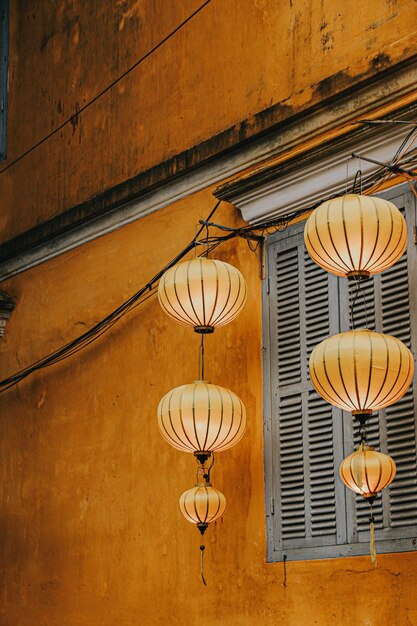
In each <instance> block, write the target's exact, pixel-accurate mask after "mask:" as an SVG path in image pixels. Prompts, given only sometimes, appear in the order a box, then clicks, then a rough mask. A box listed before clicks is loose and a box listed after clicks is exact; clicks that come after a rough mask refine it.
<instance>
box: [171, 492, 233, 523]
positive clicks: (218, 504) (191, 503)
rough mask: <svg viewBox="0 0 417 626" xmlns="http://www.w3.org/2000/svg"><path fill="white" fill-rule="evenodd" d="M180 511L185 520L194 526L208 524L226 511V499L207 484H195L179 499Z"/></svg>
mask: <svg viewBox="0 0 417 626" xmlns="http://www.w3.org/2000/svg"><path fill="white" fill-rule="evenodd" d="M180 509H181V513H182V514H183V515H184V517H185V519H186V520H188V521H189V522H192V523H194V524H210V523H211V522H214V521H215V520H217V519H219V518H220V517H221V516H222V515H223V513H224V512H225V510H226V498H225V497H224V495H223V494H222V492H221V491H219V490H218V489H215V488H214V487H212V486H211V485H210V484H207V483H197V485H196V486H195V487H193V488H192V489H188V491H184V493H183V494H182V496H181V497H180Z"/></svg>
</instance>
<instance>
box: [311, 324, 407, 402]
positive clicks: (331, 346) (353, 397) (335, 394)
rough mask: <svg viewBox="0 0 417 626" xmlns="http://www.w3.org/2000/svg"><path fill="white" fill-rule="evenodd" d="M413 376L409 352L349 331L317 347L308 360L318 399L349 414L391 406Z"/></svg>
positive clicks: (382, 338) (384, 338)
mask: <svg viewBox="0 0 417 626" xmlns="http://www.w3.org/2000/svg"><path fill="white" fill-rule="evenodd" d="M413 374H414V359H413V355H412V354H411V352H410V350H409V349H408V348H407V347H406V346H405V345H404V344H403V343H402V341H400V340H399V339H396V338H395V337H392V336H391V335H383V334H380V333H375V332H372V331H370V330H366V329H362V330H352V331H349V332H346V333H340V334H338V335H333V336H332V337H329V338H328V339H325V340H324V341H322V342H321V343H319V344H318V345H317V346H316V347H315V348H314V350H313V352H312V353H311V356H310V378H311V382H312V383H313V385H314V388H315V389H316V391H317V393H319V394H320V395H321V396H322V398H324V399H325V400H327V402H330V404H333V405H335V406H337V407H339V408H341V409H344V410H346V411H352V412H353V413H371V412H372V411H377V410H378V409H382V408H384V407H387V406H389V405H390V404H393V403H394V402H396V401H397V400H399V399H400V398H401V397H402V396H403V395H404V394H405V392H406V391H407V389H408V387H409V386H410V383H411V381H412V378H413Z"/></svg>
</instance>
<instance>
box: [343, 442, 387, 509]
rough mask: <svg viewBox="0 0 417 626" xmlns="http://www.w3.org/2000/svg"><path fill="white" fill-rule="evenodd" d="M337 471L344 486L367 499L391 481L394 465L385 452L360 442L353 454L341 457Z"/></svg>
mask: <svg viewBox="0 0 417 626" xmlns="http://www.w3.org/2000/svg"><path fill="white" fill-rule="evenodd" d="M339 473H340V478H341V479H342V481H343V482H344V484H345V485H346V487H349V489H351V490H352V491H354V492H355V493H358V494H359V495H361V496H363V497H364V498H366V499H368V498H374V497H375V496H376V494H377V493H379V492H380V491H382V489H385V487H388V485H390V484H391V483H392V481H393V480H394V478H395V473H396V466H395V463H394V460H393V459H392V458H391V457H390V456H388V455H387V454H383V453H382V452H378V451H377V450H375V448H372V447H371V446H367V445H365V444H361V445H360V446H359V448H358V449H357V450H356V451H355V452H353V454H350V455H349V456H348V457H346V458H345V459H343V461H342V463H341V464H340V469H339Z"/></svg>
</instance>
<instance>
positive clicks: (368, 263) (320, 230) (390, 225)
mask: <svg viewBox="0 0 417 626" xmlns="http://www.w3.org/2000/svg"><path fill="white" fill-rule="evenodd" d="M304 241H305V244H306V247H307V250H308V252H309V254H310V256H311V258H312V259H313V260H314V261H315V262H316V263H317V264H318V265H320V267H322V268H323V269H324V270H326V271H327V272H331V273H332V274H336V275H337V276H349V275H352V274H355V273H360V274H363V275H369V274H378V273H379V272H382V271H383V270H386V269H387V268H388V267H391V265H394V263H396V261H398V259H400V257H401V256H402V255H403V253H404V251H405V248H406V246H407V227H406V223H405V220H404V218H403V216H402V214H401V212H400V211H399V210H398V208H397V207H396V206H395V205H394V204H392V202H389V201H388V200H384V199H382V198H376V197H371V196H361V195H357V194H348V195H345V196H341V197H339V198H333V199H332V200H327V201H326V202H324V203H323V204H321V205H320V206H319V207H317V209H315V210H314V211H313V213H312V214H311V215H310V217H309V218H308V220H307V222H306V226H305V230H304Z"/></svg>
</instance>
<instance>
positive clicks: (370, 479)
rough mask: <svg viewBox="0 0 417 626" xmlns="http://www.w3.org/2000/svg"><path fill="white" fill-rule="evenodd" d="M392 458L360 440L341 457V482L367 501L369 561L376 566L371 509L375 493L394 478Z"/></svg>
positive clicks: (395, 469)
mask: <svg viewBox="0 0 417 626" xmlns="http://www.w3.org/2000/svg"><path fill="white" fill-rule="evenodd" d="M396 471H397V468H396V465H395V463H394V460H393V459H392V458H391V457H390V456H388V454H383V453H382V452H378V451H377V450H375V448H372V447H371V446H367V445H366V444H365V442H364V441H361V443H360V445H359V447H358V449H357V450H356V451H355V452H354V453H353V454H350V455H349V456H348V457H346V458H345V459H343V461H342V462H341V464H340V468H339V474H340V478H341V480H342V482H343V483H344V484H345V485H346V487H348V488H349V489H351V490H352V491H353V492H354V493H357V494H359V495H360V496H362V497H363V498H365V500H367V501H368V503H369V531H370V542H369V543H370V552H371V561H372V562H373V563H374V565H375V566H376V547H375V518H374V513H373V509H372V504H373V501H374V500H375V498H376V496H377V494H378V493H379V492H380V491H382V490H383V489H385V487H388V485H390V484H391V483H392V481H393V480H394V478H395V474H396Z"/></svg>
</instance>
